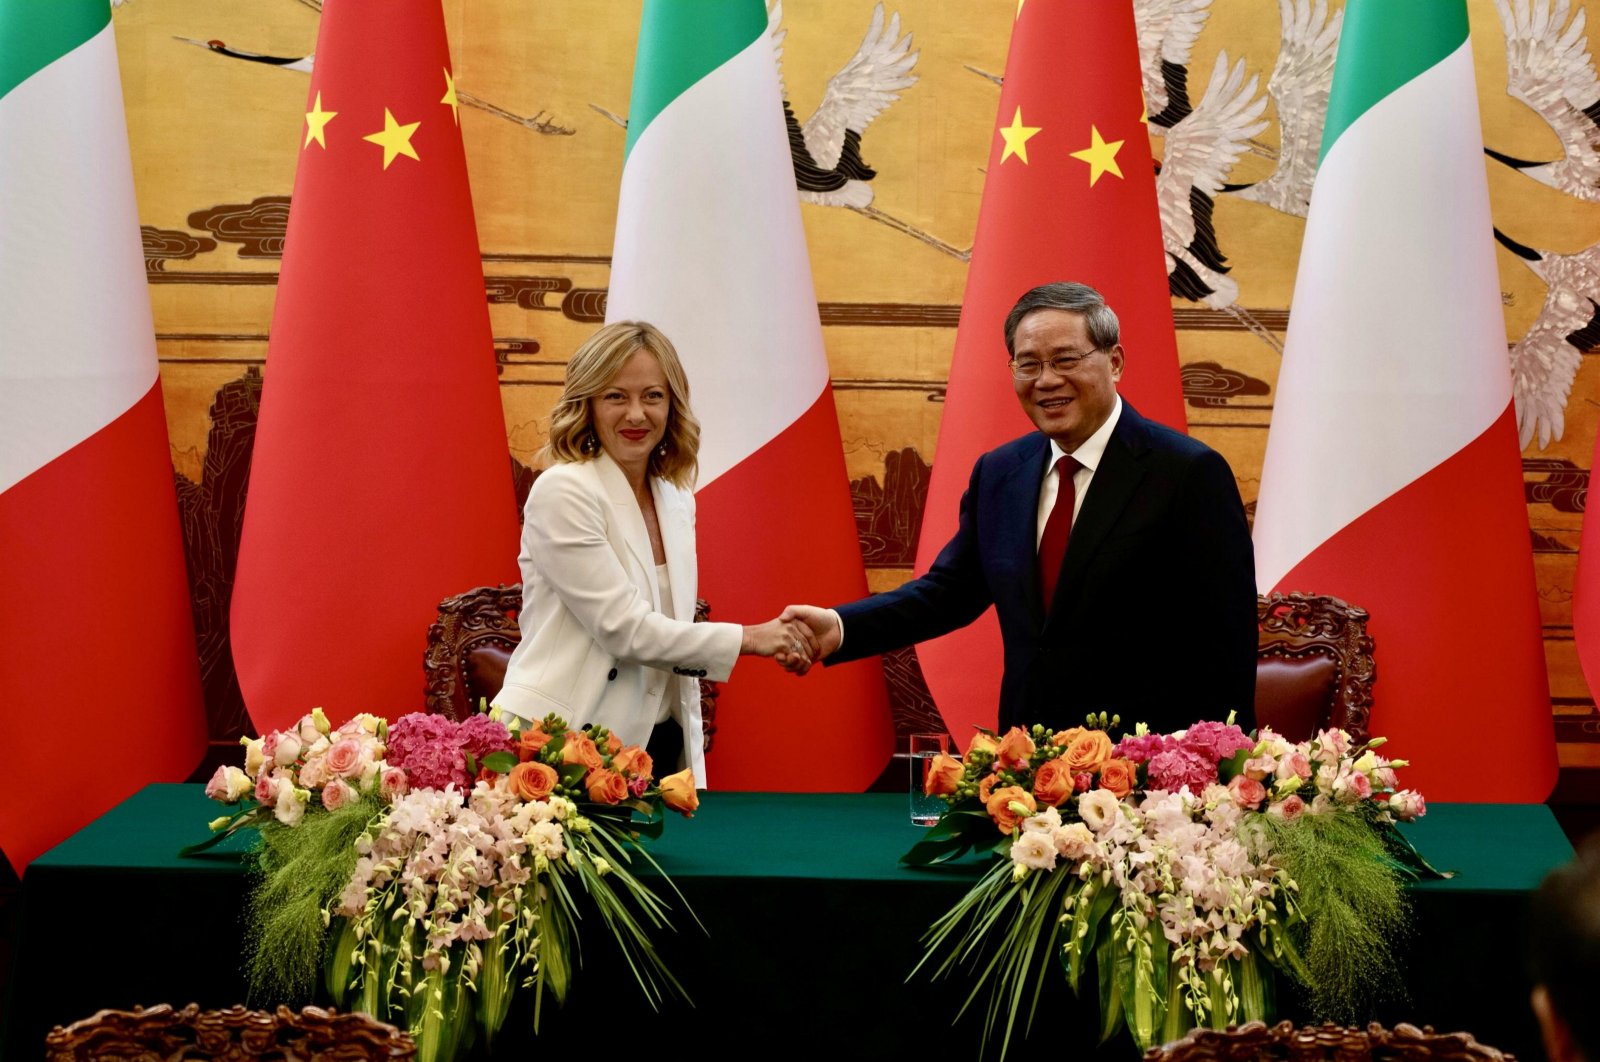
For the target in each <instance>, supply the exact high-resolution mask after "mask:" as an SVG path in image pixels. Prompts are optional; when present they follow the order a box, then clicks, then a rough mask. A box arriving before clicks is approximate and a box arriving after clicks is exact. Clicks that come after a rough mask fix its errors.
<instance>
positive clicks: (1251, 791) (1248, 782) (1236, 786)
mask: <svg viewBox="0 0 1600 1062" xmlns="http://www.w3.org/2000/svg"><path fill="white" fill-rule="evenodd" d="M1228 792H1229V793H1230V794H1232V796H1233V802H1234V803H1235V804H1237V805H1239V806H1240V807H1241V808H1248V809H1249V810H1251V811H1254V810H1256V809H1257V808H1259V807H1260V806H1261V802H1262V801H1263V800H1265V799H1267V790H1266V787H1265V786H1263V785H1262V784H1261V783H1260V782H1258V781H1256V780H1255V779H1254V778H1251V777H1250V776H1249V775H1247V774H1240V775H1235V776H1234V779H1233V781H1231V782H1229V783H1228Z"/></svg>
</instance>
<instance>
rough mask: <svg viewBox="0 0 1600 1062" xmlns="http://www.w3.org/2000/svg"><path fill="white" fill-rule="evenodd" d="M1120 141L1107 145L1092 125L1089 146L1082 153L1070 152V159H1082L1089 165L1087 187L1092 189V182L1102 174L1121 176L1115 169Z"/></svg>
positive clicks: (1118, 170)
mask: <svg viewBox="0 0 1600 1062" xmlns="http://www.w3.org/2000/svg"><path fill="white" fill-rule="evenodd" d="M1122 143H1123V142H1122V141H1121V140H1113V141H1111V142H1110V143H1109V144H1108V143H1106V142H1105V141H1104V140H1102V139H1100V130H1099V129H1097V128H1096V127H1094V126H1093V125H1091V126H1089V146H1088V147H1086V148H1084V149H1083V150H1082V151H1074V152H1072V157H1073V158H1075V159H1082V160H1083V161H1084V162H1087V163H1088V164H1089V187H1090V188H1093V187H1094V182H1096V181H1098V180H1099V179H1100V175H1101V174H1102V173H1107V172H1109V173H1112V174H1115V175H1116V176H1118V177H1121V176H1122V170H1120V169H1118V168H1117V152H1118V151H1120V150H1122Z"/></svg>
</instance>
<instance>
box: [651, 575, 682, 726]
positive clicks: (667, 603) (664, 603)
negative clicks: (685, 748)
mask: <svg viewBox="0 0 1600 1062" xmlns="http://www.w3.org/2000/svg"><path fill="white" fill-rule="evenodd" d="M656 597H657V598H659V599H660V601H661V614H662V615H663V616H665V617H667V619H677V618H678V617H676V616H674V615H673V614H672V577H671V576H670V575H668V574H667V566H666V564H665V563H661V564H658V565H656ZM658 670H659V669H658ZM662 677H663V679H664V678H665V677H666V676H665V675H663V676H662ZM675 694H676V685H675V684H671V685H668V686H667V693H666V696H664V697H662V698H661V707H660V708H657V709H656V726H660V725H661V724H662V723H665V722H666V721H667V720H668V719H671V718H672V713H673V711H674V709H676V707H677V705H678V698H677V696H676V695H675Z"/></svg>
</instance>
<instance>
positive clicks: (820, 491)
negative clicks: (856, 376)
mask: <svg viewBox="0 0 1600 1062" xmlns="http://www.w3.org/2000/svg"><path fill="white" fill-rule="evenodd" d="M713 7H714V9H713ZM766 29H767V13H766V11H765V9H764V8H763V6H762V3H761V0H736V2H735V0H729V2H727V3H720V4H717V5H714V6H713V5H690V4H682V3H676V2H671V0H646V3H645V5H644V13H643V16H642V19H641V23H640V28H639V51H638V59H637V62H636V65H635V67H634V80H633V97H632V102H631V104H630V113H629V116H628V138H627V154H626V157H625V160H624V164H623V173H622V190H621V193H620V199H619V202H618V205H617V234H616V246H615V250H614V252H613V255H612V275H611V288H610V294H609V299H608V304H607V312H606V317H607V319H608V320H612V321H618V320H630V319H631V320H645V321H649V322H651V323H652V324H655V325H656V326H658V327H659V328H661V330H662V331H663V332H665V333H666V335H667V337H668V338H669V339H671V340H672V342H673V345H674V346H675V347H677V350H678V353H679V354H680V355H681V357H682V358H683V362H684V366H685V368H686V369H687V371H688V375H689V383H690V386H691V389H692V392H691V400H692V404H693V407H694V411H695V415H696V416H697V417H698V418H699V420H700V423H701V429H702V433H701V439H700V480H699V484H698V490H697V495H696V497H697V502H698V505H697V509H698V542H699V555H700V586H699V596H700V597H701V598H703V599H704V600H705V601H706V602H708V603H709V604H710V606H711V614H712V618H713V619H717V620H725V621H731V622H738V623H756V622H761V621H764V620H768V619H771V618H772V617H773V616H776V615H777V614H778V612H779V611H781V610H782V609H783V607H784V606H785V605H787V604H790V603H794V602H808V603H814V604H824V605H826V604H833V603H835V602H838V601H843V600H850V599H853V598H856V597H860V596H861V595H862V594H864V593H865V592H866V579H865V573H864V571H863V569H862V564H861V547H860V542H859V540H858V539H857V537H856V530H855V517H854V514H853V512H852V509H851V504H850V490H849V479H848V476H847V473H846V471H845V465H844V453H843V450H842V448H841V446H840V441H839V422H838V415H837V413H836V411H835V409H834V404H833V391H832V388H831V386H830V384H829V378H828V361H827V356H826V354H825V352H824V350H823V346H822V327H821V323H820V321H819V320H818V317H817V302H816V293H815V291H814V290H813V288H812V284H811V262H810V258H809V256H808V254H807V252H806V242H805V232H804V229H803V228H802V226H801V221H800V202H799V195H798V192H797V191H796V189H795V183H794V170H793V164H792V162H791V160H790V155H789V141H788V134H787V132H786V130H785V128H784V119H783V101H782V99H781V97H780V95H779V89H778V73H777V61H776V58H775V56H774V53H773V49H772V44H771V42H770V41H769V40H768V39H767V33H766ZM715 722H716V734H715V743H714V744H713V746H712V751H711V755H710V756H709V757H708V762H707V771H708V772H709V773H710V774H711V778H712V780H713V781H714V783H715V784H716V785H717V787H718V788H731V789H778V790H805V789H820V790H829V789H833V790H840V789H861V788H864V787H865V786H866V785H868V784H870V783H871V782H872V780H873V779H874V778H875V777H876V776H877V775H878V773H879V772H880V771H881V770H883V768H884V765H885V764H886V762H887V761H888V759H889V755H890V752H891V745H892V740H893V739H892V730H891V726H890V721H889V711H888V700H887V693H886V691H885V688H884V682H883V673H882V669H881V667H880V665H879V664H878V662H877V661H876V660H871V661H863V662H859V663H855V664H849V665H844V666H841V667H837V668H828V669H826V670H824V669H822V668H816V669H814V670H813V671H812V672H811V674H810V675H809V676H808V677H806V678H804V679H795V678H793V677H792V676H789V675H787V674H785V673H783V672H782V671H781V670H780V669H779V668H778V667H777V666H776V665H774V664H771V663H769V662H767V661H761V660H746V661H744V662H742V663H741V664H740V665H739V667H738V669H737V670H736V671H735V672H734V674H733V678H732V679H731V680H730V681H729V682H728V683H727V684H726V685H725V686H724V687H723V689H722V692H721V694H720V696H719V698H718V702H717V709H716V720H715ZM823 750H826V752H825V754H823ZM702 781H703V780H702Z"/></svg>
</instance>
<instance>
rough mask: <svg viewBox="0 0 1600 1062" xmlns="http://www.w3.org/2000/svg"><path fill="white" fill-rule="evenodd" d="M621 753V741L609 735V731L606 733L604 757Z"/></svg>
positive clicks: (611, 734)
mask: <svg viewBox="0 0 1600 1062" xmlns="http://www.w3.org/2000/svg"><path fill="white" fill-rule="evenodd" d="M621 751H622V739H621V738H619V737H617V735H615V734H613V733H611V732H610V731H607V732H606V755H607V756H615V755H616V754H617V753H619V752H621Z"/></svg>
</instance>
